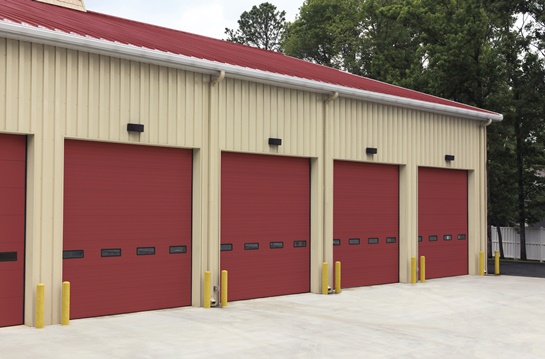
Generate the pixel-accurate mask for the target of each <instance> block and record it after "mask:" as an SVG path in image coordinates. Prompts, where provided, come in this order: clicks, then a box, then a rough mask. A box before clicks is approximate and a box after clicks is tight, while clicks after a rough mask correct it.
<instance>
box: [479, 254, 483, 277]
mask: <svg viewBox="0 0 545 359" xmlns="http://www.w3.org/2000/svg"><path fill="white" fill-rule="evenodd" d="M479 275H480V276H481V277H482V276H484V252H483V251H480V252H479Z"/></svg>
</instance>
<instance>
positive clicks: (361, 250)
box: [333, 161, 399, 288]
mask: <svg viewBox="0 0 545 359" xmlns="http://www.w3.org/2000/svg"><path fill="white" fill-rule="evenodd" d="M334 171H335V172H334V209H333V210H334V212H333V218H334V220H333V235H334V238H335V239H334V240H333V245H334V247H333V258H334V260H335V261H340V262H341V263H342V286H343V287H345V288H346V287H359V286H365V285H374V284H385V283H395V282H398V281H399V249H398V248H399V247H398V242H399V240H398V233H399V173H398V172H399V170H398V167H397V166H391V165H378V164H371V163H358V162H344V161H335V170H334Z"/></svg>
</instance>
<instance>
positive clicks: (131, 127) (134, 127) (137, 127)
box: [127, 123, 144, 133]
mask: <svg viewBox="0 0 545 359" xmlns="http://www.w3.org/2000/svg"><path fill="white" fill-rule="evenodd" d="M127 131H129V132H139V133H141V132H144V125H141V124H139V123H129V124H127Z"/></svg>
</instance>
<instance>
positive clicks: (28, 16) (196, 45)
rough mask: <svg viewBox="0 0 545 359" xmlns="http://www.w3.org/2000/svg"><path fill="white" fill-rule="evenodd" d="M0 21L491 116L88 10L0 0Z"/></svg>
mask: <svg viewBox="0 0 545 359" xmlns="http://www.w3.org/2000/svg"><path fill="white" fill-rule="evenodd" d="M0 20H8V21H11V22H15V23H20V24H28V25H30V26H35V27H43V28H46V29H51V30H58V31H62V32H65V33H74V34H78V35H82V36H89V37H92V38H96V39H103V40H107V41H113V42H119V43H121V44H130V45H134V46H139V47H143V48H148V49H152V50H159V51H164V52H169V53H173V54H179V55H185V56H191V57H195V58H199V59H205V60H210V61H216V62H219V63H225V64H229V65H235V66H241V67H246V68H250V69H256V70H262V71H266V72H271V73H276V74H282V75H289V76H293V77H298V78H302V79H308V80H314V81H319V82H324V83H328V84H333V85H340V86H343V87H348V88H354V89H359V90H365V91H371V92H375V93H382V94H386V95H392V96H398V97H402V98H408V99H412V100H419V101H424V102H430V103H436V104H441V105H446V106H451V107H456V108H461V109H467V110H473V111H478V112H484V113H490V114H495V113H494V112H491V111H486V110H483V109H479V108H476V107H472V106H468V105H464V104H461V103H458V102H454V101H449V100H446V99H442V98H439V97H435V96H431V95H427V94H424V93H421V92H417V91H412V90H408V89H405V88H401V87H398V86H393V85H389V84H386V83H384V82H380V81H376V80H371V79H369V78H365V77H360V76H356V75H352V74H349V73H346V72H343V71H339V70H336V69H332V68H329V67H325V66H321V65H317V64H313V63H310V62H306V61H303V60H300V59H296V58H293V57H289V56H286V55H283V54H280V53H276V52H272V51H265V50H261V49H257V48H253V47H249V46H244V45H239V44H234V43H231V42H227V41H224V40H217V39H213V38H209V37H205V36H200V35H196V34H191V33H187V32H183V31H178V30H172V29H167V28H163V27H159V26H155V25H149V24H145V23H141V22H137V21H133V20H127V19H122V18H118V17H114V16H110V15H105V14H100V13H96V12H92V11H88V12H81V11H76V10H71V9H68V8H63V7H59V6H54V5H49V4H45V3H41V2H36V1H33V0H0Z"/></svg>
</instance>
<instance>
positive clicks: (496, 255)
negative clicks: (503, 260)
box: [494, 251, 500, 274]
mask: <svg viewBox="0 0 545 359" xmlns="http://www.w3.org/2000/svg"><path fill="white" fill-rule="evenodd" d="M494 274H500V251H496V253H494Z"/></svg>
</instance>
